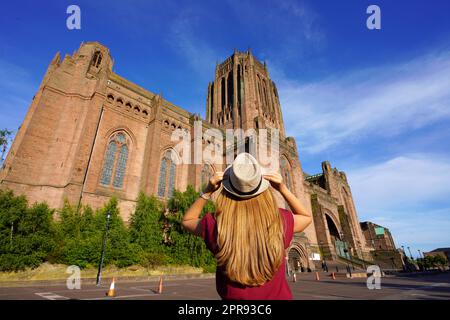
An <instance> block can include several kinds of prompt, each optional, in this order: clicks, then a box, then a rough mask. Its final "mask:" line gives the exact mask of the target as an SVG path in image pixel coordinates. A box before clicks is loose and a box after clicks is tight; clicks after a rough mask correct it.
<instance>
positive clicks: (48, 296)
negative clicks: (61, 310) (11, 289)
mask: <svg viewBox="0 0 450 320" xmlns="http://www.w3.org/2000/svg"><path fill="white" fill-rule="evenodd" d="M35 295H37V296H40V297H41V298H45V299H48V300H69V298H67V297H64V296H60V295H57V294H55V293H53V292H36V293H35Z"/></svg>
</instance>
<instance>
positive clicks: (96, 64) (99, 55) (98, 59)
mask: <svg viewBox="0 0 450 320" xmlns="http://www.w3.org/2000/svg"><path fill="white" fill-rule="evenodd" d="M100 63H102V53H101V52H100V51H95V53H94V57H93V59H92V65H93V66H94V67H96V68H98V67H99V66H100Z"/></svg>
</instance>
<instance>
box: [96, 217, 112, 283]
mask: <svg viewBox="0 0 450 320" xmlns="http://www.w3.org/2000/svg"><path fill="white" fill-rule="evenodd" d="M110 218H111V212H109V211H107V212H106V229H105V232H104V233H103V243H102V254H101V257H100V263H99V265H98V272H97V286H99V285H101V283H102V268H103V261H104V259H105V246H106V236H107V233H108V229H109V219H110Z"/></svg>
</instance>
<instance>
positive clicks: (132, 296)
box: [81, 293, 159, 300]
mask: <svg viewBox="0 0 450 320" xmlns="http://www.w3.org/2000/svg"><path fill="white" fill-rule="evenodd" d="M146 296H159V294H158V293H146V294H130V295H127V296H116V297H102V298H87V299H81V300H109V299H121V298H137V297H146Z"/></svg>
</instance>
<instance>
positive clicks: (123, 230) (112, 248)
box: [95, 197, 141, 268]
mask: <svg viewBox="0 0 450 320" xmlns="http://www.w3.org/2000/svg"><path fill="white" fill-rule="evenodd" d="M106 212H109V213H111V218H110V225H109V231H108V238H107V242H106V247H105V264H114V265H116V266H117V267H119V268H121V267H126V266H129V265H132V264H135V263H138V262H139V257H140V254H141V248H140V247H139V245H137V244H135V243H131V242H130V233H129V231H128V229H127V227H126V226H125V224H124V222H123V220H122V218H121V217H120V213H119V208H118V201H117V198H115V197H113V198H111V200H110V201H109V202H108V203H107V204H106V205H105V206H104V207H103V208H101V209H99V210H97V212H96V214H95V221H96V226H97V227H98V229H99V230H101V234H102V235H103V231H104V230H105V227H106ZM99 244H101V242H100V243H99ZM98 252H99V258H100V250H99V251H98Z"/></svg>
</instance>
